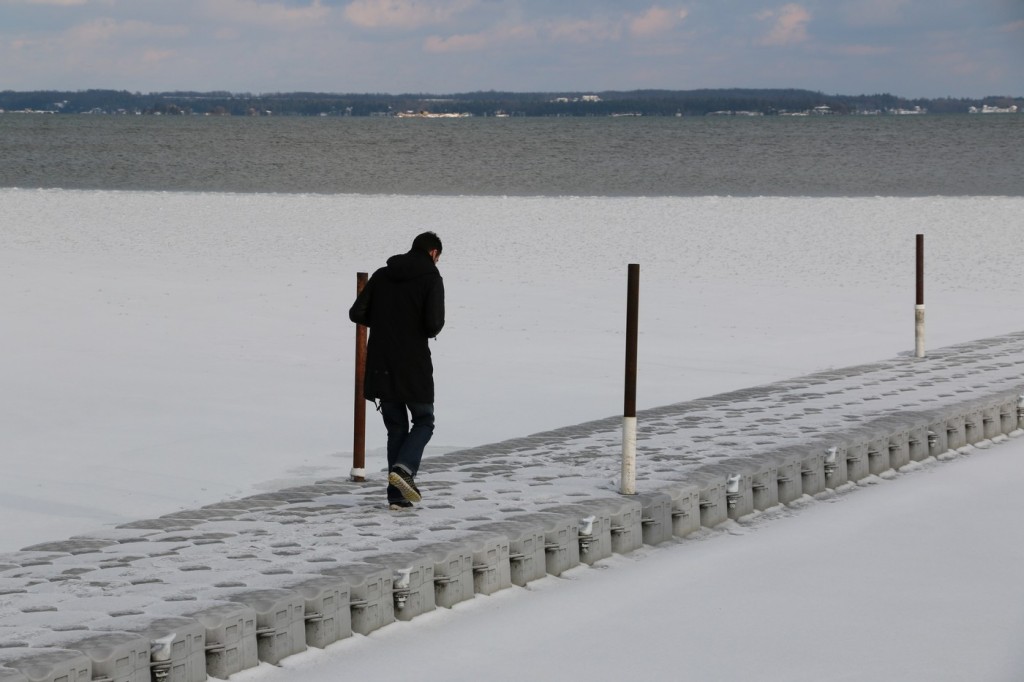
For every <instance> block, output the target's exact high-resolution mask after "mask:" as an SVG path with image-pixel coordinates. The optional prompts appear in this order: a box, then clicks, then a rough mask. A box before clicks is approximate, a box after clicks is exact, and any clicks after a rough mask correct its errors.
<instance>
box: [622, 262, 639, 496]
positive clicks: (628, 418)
mask: <svg viewBox="0 0 1024 682" xmlns="http://www.w3.org/2000/svg"><path fill="white" fill-rule="evenodd" d="M639 313H640V265H639V264H637V263H630V264H629V270H628V282H627V287H626V382H625V384H626V390H625V400H624V401H623V409H622V480H621V482H620V486H619V492H620V493H622V494H623V495H635V494H636V364H637V363H636V357H637V336H638V332H639V328H640V314H639Z"/></svg>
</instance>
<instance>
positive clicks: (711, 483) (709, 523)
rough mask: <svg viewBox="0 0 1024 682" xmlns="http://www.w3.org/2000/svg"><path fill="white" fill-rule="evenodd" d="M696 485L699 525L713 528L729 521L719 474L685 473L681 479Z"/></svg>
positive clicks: (723, 481) (722, 480)
mask: <svg viewBox="0 0 1024 682" xmlns="http://www.w3.org/2000/svg"><path fill="white" fill-rule="evenodd" d="M683 480H684V481H685V482H686V483H692V484H693V485H696V486H697V488H698V490H699V491H700V497H699V502H698V506H699V508H700V525H701V526H703V527H704V528H714V527H715V526H717V525H719V524H722V523H725V522H726V521H728V520H729V508H728V503H727V502H726V497H725V480H724V479H723V478H722V476H721V475H719V474H711V473H698V472H692V473H687V474H686V476H685V478H684V479H683Z"/></svg>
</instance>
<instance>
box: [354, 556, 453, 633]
mask: <svg viewBox="0 0 1024 682" xmlns="http://www.w3.org/2000/svg"><path fill="white" fill-rule="evenodd" d="M361 559H362V560H363V561H365V562H366V563H368V564H376V565H379V566H384V567H386V568H388V569H389V570H390V571H391V572H392V576H391V580H392V583H391V584H392V589H393V598H394V613H395V618H396V619H397V620H403V621H404V620H412V619H413V618H415V617H416V616H419V615H422V614H424V613H427V612H429V611H433V610H434V609H435V608H436V607H437V604H436V602H435V601H434V560H433V558H432V557H430V556H427V555H426V554H425V553H424V554H420V553H418V552H391V553H385V554H374V555H370V556H365V557H361Z"/></svg>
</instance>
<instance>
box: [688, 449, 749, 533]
mask: <svg viewBox="0 0 1024 682" xmlns="http://www.w3.org/2000/svg"><path fill="white" fill-rule="evenodd" d="M758 470H759V467H758V466H757V465H756V464H755V463H753V462H752V461H750V460H747V459H739V458H737V459H729V460H725V461H723V462H720V463H717V464H706V465H704V466H701V467H698V468H697V471H696V473H698V474H702V475H706V476H712V477H717V479H718V481H719V483H721V485H722V486H724V488H725V509H726V513H727V514H728V516H729V518H730V519H734V520H735V519H739V518H742V517H744V516H748V515H750V514H753V513H754V476H755V475H756V474H757V473H758Z"/></svg>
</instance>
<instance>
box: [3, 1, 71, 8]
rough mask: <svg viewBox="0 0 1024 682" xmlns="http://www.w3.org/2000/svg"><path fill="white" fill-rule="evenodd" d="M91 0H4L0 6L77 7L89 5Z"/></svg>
mask: <svg viewBox="0 0 1024 682" xmlns="http://www.w3.org/2000/svg"><path fill="white" fill-rule="evenodd" d="M88 2H89V0H3V1H0V5H50V6H57V7H75V6H78V5H85V4H88Z"/></svg>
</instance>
